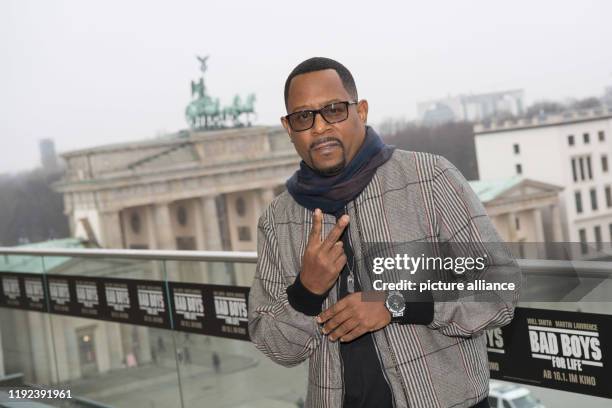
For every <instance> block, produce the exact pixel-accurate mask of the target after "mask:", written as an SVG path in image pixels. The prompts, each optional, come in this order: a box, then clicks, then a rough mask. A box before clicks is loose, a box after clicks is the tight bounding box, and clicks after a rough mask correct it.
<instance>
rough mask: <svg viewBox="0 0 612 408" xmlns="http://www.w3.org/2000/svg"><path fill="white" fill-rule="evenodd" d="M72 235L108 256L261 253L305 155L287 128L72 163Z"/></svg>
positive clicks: (120, 150)
mask: <svg viewBox="0 0 612 408" xmlns="http://www.w3.org/2000/svg"><path fill="white" fill-rule="evenodd" d="M62 157H63V158H64V160H65V161H66V164H67V171H66V175H65V178H64V179H63V180H62V181H61V182H60V183H58V184H56V185H55V186H54V187H55V188H56V189H57V190H58V191H60V192H62V193H63V195H64V200H65V213H66V215H67V216H68V218H69V220H70V228H71V231H72V236H74V237H82V238H85V239H89V240H93V241H97V242H98V243H99V244H100V245H101V246H103V247H105V248H135V249H147V248H150V249H154V248H159V249H199V250H231V251H247V250H248V251H252V250H255V249H256V226H257V220H258V217H259V215H260V213H261V211H262V209H263V206H264V205H265V204H266V203H268V202H270V201H271V200H272V198H273V197H274V196H275V195H276V194H277V193H279V192H280V191H282V190H283V188H284V187H283V186H284V183H285V180H286V179H287V178H288V177H289V176H290V175H291V174H292V173H293V172H294V171H295V169H296V168H297V163H298V162H299V157H298V155H297V153H296V152H295V150H294V148H293V145H292V144H291V143H290V141H289V138H288V136H287V134H286V133H285V132H284V130H282V128H280V127H277V128H270V127H249V128H235V129H226V130H207V131H196V130H193V131H183V132H180V133H177V134H174V135H171V136H168V137H165V138H163V139H158V140H152V141H144V142H132V143H124V144H117V145H109V146H101V147H95V148H91V149H85V150H79V151H73V152H69V153H64V154H63V155H62Z"/></svg>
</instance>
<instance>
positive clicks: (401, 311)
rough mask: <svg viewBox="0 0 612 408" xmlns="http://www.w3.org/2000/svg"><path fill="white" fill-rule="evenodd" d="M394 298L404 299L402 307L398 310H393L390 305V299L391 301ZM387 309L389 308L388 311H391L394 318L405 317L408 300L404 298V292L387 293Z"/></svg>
mask: <svg viewBox="0 0 612 408" xmlns="http://www.w3.org/2000/svg"><path fill="white" fill-rule="evenodd" d="M394 296H399V297H401V298H402V301H403V303H402V307H401V308H400V309H399V310H397V309H395V310H394V309H393V307H392V305H390V304H389V299H391V298H392V297H394ZM385 307H386V308H387V310H388V311H389V313H391V316H392V317H402V316H404V311H405V310H406V299H405V298H404V295H403V294H402V292H400V291H399V290H392V291H390V292H388V293H387V298H386V299H385Z"/></svg>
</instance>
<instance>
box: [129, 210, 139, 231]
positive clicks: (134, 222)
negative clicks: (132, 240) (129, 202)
mask: <svg viewBox="0 0 612 408" xmlns="http://www.w3.org/2000/svg"><path fill="white" fill-rule="evenodd" d="M140 226H141V224H140V216H139V215H138V213H135V212H134V213H132V214H131V216H130V227H131V228H132V231H133V232H134V233H135V234H138V233H139V232H140Z"/></svg>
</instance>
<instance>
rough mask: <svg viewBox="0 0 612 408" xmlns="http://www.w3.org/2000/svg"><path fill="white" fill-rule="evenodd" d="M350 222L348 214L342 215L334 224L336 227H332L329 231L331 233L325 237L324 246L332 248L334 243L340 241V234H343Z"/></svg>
mask: <svg viewBox="0 0 612 408" xmlns="http://www.w3.org/2000/svg"><path fill="white" fill-rule="evenodd" d="M348 223H349V216H348V215H346V214H344V215H343V216H342V217H340V218H339V219H338V221H337V222H336V225H335V226H334V228H332V230H331V231H330V232H329V234H328V235H327V237H326V238H325V241H323V247H324V248H331V247H332V245H334V244H335V243H336V242H338V239H340V235H342V231H344V229H345V228H346V226H347V225H348Z"/></svg>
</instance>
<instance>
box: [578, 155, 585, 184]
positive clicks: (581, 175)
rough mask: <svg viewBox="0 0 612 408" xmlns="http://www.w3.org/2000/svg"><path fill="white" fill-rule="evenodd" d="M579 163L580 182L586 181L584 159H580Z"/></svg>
mask: <svg viewBox="0 0 612 408" xmlns="http://www.w3.org/2000/svg"><path fill="white" fill-rule="evenodd" d="M578 163H580V180H584V158H583V157H581V158H579V159H578Z"/></svg>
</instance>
